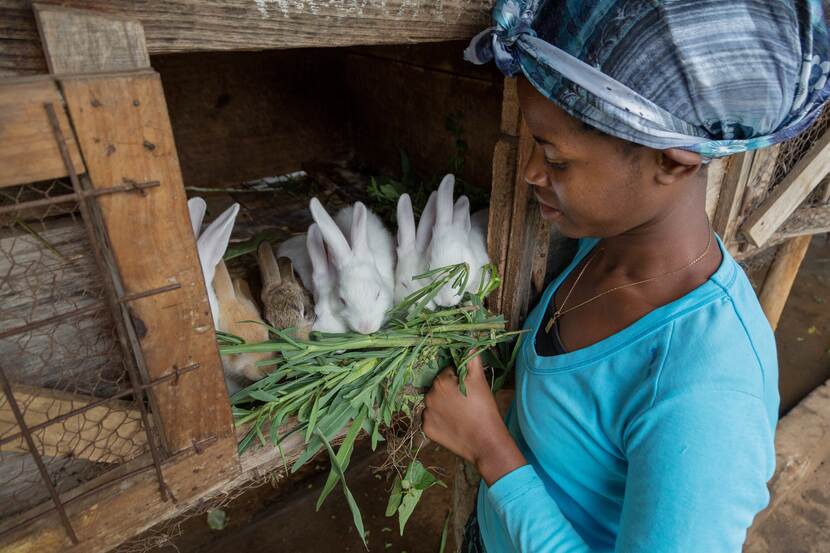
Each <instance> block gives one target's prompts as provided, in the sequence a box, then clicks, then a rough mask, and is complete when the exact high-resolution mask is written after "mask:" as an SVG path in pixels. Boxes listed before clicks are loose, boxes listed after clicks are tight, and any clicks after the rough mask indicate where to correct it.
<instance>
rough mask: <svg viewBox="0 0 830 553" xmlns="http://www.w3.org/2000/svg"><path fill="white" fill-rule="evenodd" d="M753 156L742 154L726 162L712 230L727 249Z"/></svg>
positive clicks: (733, 230)
mask: <svg viewBox="0 0 830 553" xmlns="http://www.w3.org/2000/svg"><path fill="white" fill-rule="evenodd" d="M754 156H755V152H744V153H740V154H736V155H734V156H732V157H730V158H729V160H728V161H727V162H726V163H727V165H726V169H725V172H724V176H723V184H722V185H721V190H720V195H719V197H718V207H717V209H716V210H715V216H714V218H713V221H712V228H714V229H715V232H717V233H718V234H719V235H720V237H721V239H722V240H723V242H724V244H726V245H727V247H728V246H729V244H730V242H731V241H732V237H733V236H734V235H735V230H736V228H737V227H736V224H737V220H738V213H739V212H740V209H741V202H742V201H743V197H744V193H745V192H746V184H747V182H749V174H750V170H751V169H752V159H753V157H754Z"/></svg>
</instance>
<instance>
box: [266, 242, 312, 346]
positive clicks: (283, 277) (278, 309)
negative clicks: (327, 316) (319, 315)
mask: <svg viewBox="0 0 830 553" xmlns="http://www.w3.org/2000/svg"><path fill="white" fill-rule="evenodd" d="M257 261H258V262H259V271H260V273H261V274H262V294H261V296H260V297H261V298H262V305H263V307H264V311H265V319H266V320H267V321H268V322H269V323H271V325H272V326H273V327H275V328H279V329H283V328H295V329H297V336H298V337H299V338H303V339H305V338H308V333H309V331H310V330H311V323H312V322H313V318H314V306H313V305H312V303H311V296H310V295H309V293H308V290H306V289H305V288H304V287H303V285H302V284H300V283H299V282H298V281H297V278H296V277H295V276H294V267H293V266H292V264H291V260H290V259H288V258H287V257H280V258H279V259H276V258H275V257H274V250H273V249H272V248H271V244H269V243H268V242H267V241H266V242H262V243H261V244H260V245H259V248H257Z"/></svg>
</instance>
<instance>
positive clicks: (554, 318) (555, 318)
mask: <svg viewBox="0 0 830 553" xmlns="http://www.w3.org/2000/svg"><path fill="white" fill-rule="evenodd" d="M712 234H713V233H712V225H711V224H710V225H709V240H708V241H707V242H706V249H704V250H703V253H701V254H700V255H699V256H697V257H696V258H694V259H693V260H692V261H691V262H689V263H688V264H686V265H684V266H683V267H680V268H679V269H674V270H671V271H669V272H667V273H663V274H661V275H657V276H654V277H650V278H646V279H643V280H638V281H637V282H629V283H628V284H621V285H619V286H615V287H613V288H610V289H608V290H605V291H603V292H600V293H599V294H597V295H596V296H594V297H592V298H589V299H587V300H585V301H583V302H580V303H578V304H576V305H574V306H573V307H569V308H568V309H565V305H566V304H567V303H568V299H569V298H570V297H571V293H572V292H573V291H574V289H575V288H576V285H577V283H578V282H579V279H581V278H582V275H583V274H585V270H586V269H587V268H588V265H590V264H591V262H592V261H593V260H594V258H595V257H596V256H597V254H598V253H600V252H601V251H603V250H604V249H605V248H601V249H598V250H597V251H596V252H594V253H593V254H592V255H591V257H590V258H589V259H588V261H587V262H585V265H583V266H582V270H580V271H579V274H578V275H576V280H574V283H573V284H572V285H571V288H570V290H568V293H567V294H565V299H564V300H562V305H560V306H559V308H558V309H557V310H556V311H554V313H553V315H551V317H550V319H549V320H548V324H546V325H545V333H546V334H550V329H551V328H553V325H554V324H556V321H558V320H559V319H561V318H562V315H564V314H566V313H570V312H571V311H573V310H574V309H579V308H580V307H582V306H584V305H587V304H589V303H591V302H592V301H595V300H598V299H599V298H601V297H603V296H605V295H608V294H610V293H611V292H616V291H617V290H622V289H623V288H631V287H632V286H639V285H641V284H646V283H648V282H653V281H655V280H658V279H661V278H663V277H667V276H669V275H673V274H675V273H679V272H681V271H685V270H686V269H688V268H689V267H691V266H692V265H694V264H695V263H698V262H699V261H700V260H701V259H703V258H704V257H706V254H708V253H709V249H710V248H711V247H712ZM554 294H555V292H554Z"/></svg>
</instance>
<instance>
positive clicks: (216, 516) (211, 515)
mask: <svg viewBox="0 0 830 553" xmlns="http://www.w3.org/2000/svg"><path fill="white" fill-rule="evenodd" d="M207 525H208V527H209V528H210V529H211V530H224V529H225V527H226V526H227V525H228V514H227V513H226V512H225V511H223V510H222V509H212V510H210V511H208V513H207Z"/></svg>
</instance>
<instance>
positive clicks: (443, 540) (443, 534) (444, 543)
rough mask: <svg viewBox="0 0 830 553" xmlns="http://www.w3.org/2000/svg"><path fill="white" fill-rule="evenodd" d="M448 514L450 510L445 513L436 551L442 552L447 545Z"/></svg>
mask: <svg viewBox="0 0 830 553" xmlns="http://www.w3.org/2000/svg"><path fill="white" fill-rule="evenodd" d="M450 514H452V511H450V512H448V513H447V518H446V519H444V529H443V530H441V546H440V547H439V548H438V553H444V549H445V548H446V547H447V530H449V527H450Z"/></svg>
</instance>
